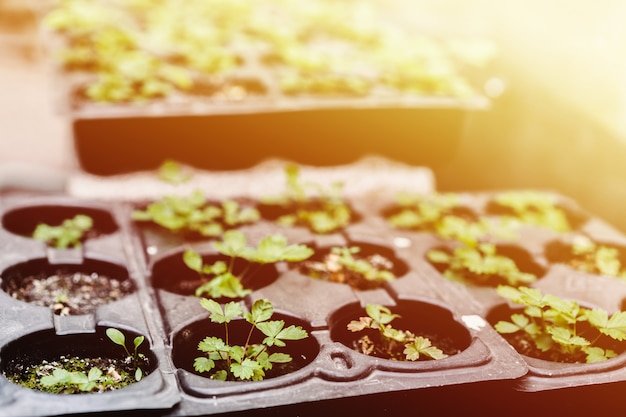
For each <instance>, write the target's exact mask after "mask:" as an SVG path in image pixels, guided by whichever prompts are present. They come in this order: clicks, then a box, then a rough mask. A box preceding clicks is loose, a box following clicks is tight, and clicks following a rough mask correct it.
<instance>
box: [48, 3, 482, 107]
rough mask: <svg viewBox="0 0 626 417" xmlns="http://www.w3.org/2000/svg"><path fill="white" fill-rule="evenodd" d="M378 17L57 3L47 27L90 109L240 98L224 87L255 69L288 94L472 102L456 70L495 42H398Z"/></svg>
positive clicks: (356, 12) (302, 10)
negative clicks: (181, 98)
mask: <svg viewBox="0 0 626 417" xmlns="http://www.w3.org/2000/svg"><path fill="white" fill-rule="evenodd" d="M380 16H381V14H380V13H379V12H378V11H377V10H376V8H375V7H374V6H373V5H372V4H370V3H364V2H361V3H359V4H355V3H353V2H348V3H346V4H343V3H333V4H330V3H328V2H326V1H315V2H309V3H308V4H307V6H306V7H302V4H301V2H299V1H297V0H274V1H266V2H262V3H260V2H249V1H246V0H211V1H206V0H187V1H185V2H182V3H181V2H178V1H175V0H149V1H141V2H137V1H118V2H109V1H93V2H84V1H82V0H64V1H60V2H58V4H56V6H55V7H54V8H53V9H52V10H51V12H50V13H49V14H48V15H47V17H46V19H45V20H44V24H45V26H46V27H47V28H49V29H50V30H51V31H53V32H56V33H59V34H60V35H61V36H63V38H64V39H65V40H66V42H65V45H66V46H65V47H64V48H63V49H62V50H61V53H60V54H59V59H60V61H61V63H62V65H63V66H64V68H65V69H66V70H67V71H75V72H83V73H91V74H93V79H91V80H90V81H89V82H88V83H87V85H86V86H81V89H80V93H81V94H82V95H84V97H86V98H89V99H90V100H93V101H96V102H141V101H146V100H154V99H159V98H164V97H168V96H172V95H175V94H177V93H180V92H187V91H190V90H191V91H193V90H194V89H198V90H199V89H203V90H209V91H211V94H212V95H214V96H217V97H225V98H227V99H231V100H240V99H242V98H245V97H247V96H248V95H252V94H255V91H254V89H249V88H246V85H245V83H242V84H240V85H236V86H235V87H236V91H235V92H233V91H231V88H230V87H232V86H233V81H234V80H236V75H235V74H236V73H237V71H238V70H241V69H242V68H244V67H246V66H249V65H252V63H255V65H257V66H259V67H260V68H264V69H265V70H266V71H267V72H268V73H270V74H272V76H273V77H274V78H275V83H276V86H277V88H279V89H280V90H281V91H282V92H283V93H285V94H288V95H299V94H316V95H343V96H364V95H368V94H370V93H372V92H374V91H375V90H376V89H377V88H382V90H383V92H387V94H389V92H396V93H398V92H402V93H410V94H414V95H435V96H452V97H467V96H472V95H476V93H475V92H474V90H473V89H472V87H470V85H469V83H468V82H467V81H466V80H465V78H464V77H463V76H461V75H460V72H461V68H463V67H480V66H482V65H484V63H485V62H486V61H488V60H489V58H490V57H491V56H492V55H493V53H494V48H493V46H492V45H491V44H489V43H487V42H485V41H470V40H466V41H460V40H454V41H450V42H439V41H436V40H434V39H432V38H429V37H427V36H424V35H411V34H409V33H408V32H406V33H403V32H402V31H401V30H399V28H398V25H397V24H394V23H393V22H385V21H383V19H381V18H380ZM459 43H462V44H463V45H464V47H462V48H459V47H458V44H459ZM200 87H201V88H200Z"/></svg>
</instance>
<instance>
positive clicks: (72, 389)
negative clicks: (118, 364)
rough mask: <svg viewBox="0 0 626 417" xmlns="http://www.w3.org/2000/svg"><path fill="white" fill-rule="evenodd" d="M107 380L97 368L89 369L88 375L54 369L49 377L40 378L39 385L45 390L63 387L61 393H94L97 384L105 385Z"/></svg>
mask: <svg viewBox="0 0 626 417" xmlns="http://www.w3.org/2000/svg"><path fill="white" fill-rule="evenodd" d="M109 380H110V378H109V377H107V376H104V375H103V373H102V371H101V370H100V369H98V368H91V369H90V370H89V372H88V373H85V372H81V371H66V370H65V369H61V368H56V369H55V370H54V371H52V374H51V375H45V376H42V377H41V379H40V383H41V385H42V386H43V387H46V388H52V387H55V386H58V387H63V388H62V391H61V392H62V393H64V394H71V393H76V392H91V391H95V390H96V389H97V387H98V385H99V384H105V383H107V382H109Z"/></svg>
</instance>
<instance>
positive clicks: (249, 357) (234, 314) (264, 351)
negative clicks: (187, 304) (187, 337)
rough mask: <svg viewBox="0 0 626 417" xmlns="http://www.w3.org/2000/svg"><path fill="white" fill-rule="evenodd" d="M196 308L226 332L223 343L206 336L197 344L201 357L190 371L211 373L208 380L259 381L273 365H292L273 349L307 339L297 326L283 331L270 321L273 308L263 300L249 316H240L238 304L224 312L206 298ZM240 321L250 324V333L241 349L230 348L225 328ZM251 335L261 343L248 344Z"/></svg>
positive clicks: (278, 322) (280, 323) (281, 323)
mask: <svg viewBox="0 0 626 417" xmlns="http://www.w3.org/2000/svg"><path fill="white" fill-rule="evenodd" d="M200 304H201V305H202V307H203V308H204V309H206V310H207V311H208V312H209V313H210V316H209V317H210V320H211V321H212V322H213V323H223V324H224V328H225V330H226V331H225V334H226V336H225V338H224V339H221V338H219V337H215V336H208V337H206V338H205V339H204V340H202V341H201V342H200V343H199V344H198V350H200V351H201V352H203V353H204V354H205V355H204V356H200V357H197V358H196V359H195V361H194V364H193V366H194V369H195V370H196V371H198V372H212V373H211V374H210V378H212V379H217V380H221V381H226V380H234V381H248V380H252V381H260V380H263V379H264V378H265V372H266V371H268V370H270V369H272V368H273V366H274V365H275V364H285V363H288V362H291V361H292V358H291V356H290V355H289V354H287V353H281V352H274V351H273V350H274V348H277V347H285V346H286V341H291V340H301V339H305V338H307V337H308V333H307V332H306V330H304V329H303V328H302V327H301V326H294V325H291V326H288V327H285V322H284V320H270V318H271V317H272V315H273V314H274V307H273V306H272V304H271V303H270V302H269V301H267V300H265V299H259V300H256V301H255V302H254V304H253V305H252V308H251V310H250V311H249V312H244V311H243V308H242V307H241V304H239V303H236V302H234V301H231V302H229V303H227V304H226V305H224V308H222V306H221V305H220V304H219V303H217V302H216V301H214V300H210V299H206V298H203V299H202V300H201V301H200ZM241 317H243V318H244V319H245V320H246V322H248V323H249V324H250V330H249V332H248V335H247V337H246V339H245V342H244V344H243V345H233V344H232V340H231V333H232V332H231V331H230V329H229V324H230V323H231V321H232V320H233V319H237V318H241ZM255 331H256V332H261V333H262V334H263V335H264V336H265V337H264V338H263V340H262V341H261V343H253V342H252V336H253V334H254V333H255Z"/></svg>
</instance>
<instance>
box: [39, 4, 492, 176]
mask: <svg viewBox="0 0 626 417" xmlns="http://www.w3.org/2000/svg"><path fill="white" fill-rule="evenodd" d="M94 3H96V2H94ZM99 3H103V4H105V5H108V6H111V4H110V3H109V2H98V3H96V4H99ZM318 3H319V2H318ZM323 3H324V2H321V4H323ZM225 4H226V5H228V2H225ZM317 6H319V4H318V5H317ZM100 7H102V6H100ZM155 7H156V6H155ZM159 7H160V6H159ZM220 7H225V6H218V9H220ZM267 7H270V8H271V7H274V8H277V10H278V12H277V11H276V10H273V12H272V13H270V14H269V15H270V16H272V17H276V16H282V14H284V13H291V12H289V10H291V9H292V8H295V9H297V10H298V9H301V7H299V5H297V2H295V3H292V4H291V5H286V4H283V2H278V6H277V5H276V4H274V5H273V6H272V3H271V2H269V3H267V4H265V5H259V6H258V8H259V12H258V13H256V16H257V17H258V19H260V20H263V19H264V18H266V17H267V16H266V15H267V14H268V11H267V10H266V8H267ZM348 7H349V6H348ZM181 9H183V10H185V9H184V8H181ZM281 9H282V10H281ZM336 9H337V10H341V9H342V8H341V7H338V8H336ZM201 10H202V8H201ZM220 10H221V9H220ZM329 10H331V9H329ZM205 12H206V11H205ZM126 14H128V10H125V11H123V15H126ZM218 14H219V12H218ZM353 15H354V14H353V13H350V14H347V15H346V16H349V17H352V16H353ZM288 16H289V15H288ZM296 16H297V14H296ZM126 17H128V16H126ZM207 18H211V19H213V18H214V17H213V16H210V15H209V16H207ZM103 19H104V16H103ZM132 19H133V18H132V17H131V20H132ZM294 19H297V18H294ZM337 19H339V20H340V21H342V20H343V17H341V16H339V17H337V16H334V17H332V18H331V19H330V21H329V22H328V24H329V26H332V25H333V24H334V23H337V22H334V21H333V20H337ZM139 20H140V19H139ZM327 20H329V19H326V20H324V21H321V22H320V23H322V22H325V23H326V21H327ZM190 21H193V19H190ZM305 21H306V18H305ZM374 21H375V22H376V19H374ZM172 23H175V22H172ZM219 23H220V24H221V23H223V22H219ZM283 23H285V22H284V21H283ZM291 23H294V22H291ZM295 23H298V24H302V25H305V22H295ZM378 23H379V22H377V24H376V25H374V26H378ZM102 24H105V23H102ZM116 24H117V22H116ZM190 24H191V23H190ZM251 24H254V23H251ZM209 25H210V23H209ZM265 25H268V26H270V27H271V26H274V25H275V23H273V22H272V21H271V20H270V21H268V22H265ZM390 25H391V27H393V31H400V26H399V25H398V24H394V23H393V22H390ZM225 26H228V25H225ZM278 26H280V24H279V25H278ZM296 26H298V25H296ZM350 29H351V30H356V31H357V32H358V30H359V29H354V28H353V27H351V28H350ZM293 30H294V29H293V28H292V25H291V24H288V25H286V26H285V27H284V33H281V35H280V36H287V37H288V38H289V37H291V36H293V37H294V39H298V43H304V44H306V46H304V50H305V51H307V52H306V53H305V52H302V54H303V55H304V57H303V59H305V60H308V61H311V62H312V64H310V65H311V66H312V68H309V69H308V70H302V69H299V70H298V71H302V72H303V74H302V75H301V77H302V79H303V80H304V81H303V82H305V83H306V82H315V81H316V80H318V78H321V79H322V80H324V79H325V78H324V77H330V78H331V80H332V81H330V86H326V87H322V88H321V91H318V92H309V91H308V90H307V91H304V92H300V93H290V92H288V91H287V92H285V90H284V89H283V87H282V86H281V77H283V76H284V75H285V74H289V73H290V71H293V70H294V68H290V67H289V65H287V64H285V63H281V59H280V58H278V59H277V58H276V57H273V53H272V52H271V49H272V48H273V47H275V46H270V45H273V44H272V42H267V39H264V38H259V39H253V40H246V38H245V37H244V38H243V40H242V39H238V40H235V41H234V42H233V43H234V44H235V45H230V44H227V45H225V46H224V45H221V44H220V46H219V47H218V48H219V49H220V50H222V49H223V50H224V51H225V52H226V51H228V52H232V53H234V54H235V55H236V57H237V61H238V66H237V67H236V68H234V69H230V70H224V71H223V73H219V74H218V75H215V74H206V73H205V74H202V73H200V71H196V72H198V73H199V74H196V73H193V72H192V74H193V75H192V77H193V78H194V83H195V84H196V85H194V87H192V88H191V91H183V90H176V91H175V92H174V93H173V94H168V95H166V97H163V98H155V99H149V100H142V101H139V102H132V103H126V102H122V103H110V102H94V101H92V100H89V99H87V97H85V94H84V92H83V93H80V92H77V91H80V90H81V89H84V88H85V85H86V83H87V82H89V81H93V80H94V79H96V78H98V77H101V78H102V77H103V75H102V74H98V73H91V72H90V71H89V70H86V71H82V72H81V71H80V70H79V71H65V70H63V69H58V71H56V72H57V73H58V74H57V78H58V79H57V83H56V85H59V86H63V88H61V89H60V90H59V91H58V92H57V94H58V96H59V100H58V101H59V102H60V103H63V105H64V107H65V108H66V109H67V110H68V111H67V114H68V116H69V122H70V123H71V127H72V134H73V142H74V149H75V155H76V159H77V161H78V163H79V164H80V166H81V168H82V169H83V170H84V171H86V172H89V173H93V174H97V175H115V174H120V173H125V172H134V171H141V170H146V169H154V168H156V167H157V166H158V165H159V164H161V163H162V162H163V161H164V160H165V159H176V160H179V161H181V162H184V163H187V164H190V165H192V166H195V167H197V168H201V169H209V170H237V169H244V168H249V167H252V166H254V165H255V164H257V163H259V162H261V161H263V160H265V159H266V158H269V157H278V158H286V159H291V160H294V161H296V162H299V163H302V164H311V165H324V166H332V165H337V164H346V163H350V162H353V161H355V160H357V159H358V158H360V157H362V156H364V155H369V154H379V155H383V156H386V157H389V158H392V159H396V160H399V161H404V162H407V163H411V164H413V165H424V164H433V163H438V162H442V161H447V160H449V158H450V157H451V156H452V155H453V151H454V150H455V149H456V148H457V145H458V143H459V140H460V139H461V137H462V135H463V132H464V127H465V124H466V120H467V118H468V116H469V115H470V114H471V113H472V112H475V111H480V110H484V109H486V108H487V107H488V106H489V100H488V99H487V98H486V97H484V96H483V95H482V94H481V93H478V92H476V93H471V94H466V93H462V94H461V93H458V92H455V89H454V87H450V86H449V85H447V84H450V85H452V86H454V85H456V84H457V83H466V82H467V83H468V84H469V83H471V82H473V81H474V80H472V81H469V78H470V77H469V75H468V77H465V75H458V74H457V72H458V73H463V72H468V73H471V72H472V69H473V68H472V66H471V65H468V64H467V63H465V64H464V63H462V62H461V63H459V62H455V63H454V66H452V64H451V65H450V68H447V67H446V66H447V65H448V64H449V63H448V62H447V60H451V61H454V59H453V58H450V57H449V56H448V55H452V56H454V54H451V53H450V52H449V51H445V49H444V48H445V47H444V46H443V45H444V44H445V42H443V41H441V42H440V44H441V45H439V43H435V42H433V44H432V45H431V44H430V43H428V42H425V36H414V38H415V39H413V38H408V39H407V40H405V42H406V45H407V47H408V46H409V45H411V46H412V47H416V45H422V44H423V43H424V44H425V45H424V46H423V47H422V48H423V50H419V49H418V50H417V51H410V52H406V51H403V49H406V47H405V48H402V49H398V50H399V51H400V52H395V51H394V50H391V49H390V50H385V51H384V52H380V51H377V52H376V53H377V54H381V55H382V56H381V57H378V60H377V59H374V57H376V56H377V55H376V54H375V53H374V51H373V50H372V46H371V45H369V46H366V47H364V46H363V45H360V46H359V47H358V48H356V49H359V48H361V49H362V50H364V51H366V52H360V53H359V54H357V55H355V56H353V55H352V49H350V48H351V46H348V45H352V44H358V42H359V41H357V40H355V39H352V40H351V41H348V40H347V38H342V35H339V34H338V33H337V32H340V31H341V29H335V30H333V29H331V30H329V31H328V32H323V30H324V29H320V28H315V30H322V34H321V35H319V34H315V33H313V34H310V33H307V32H306V31H305V32H304V33H303V34H299V36H296V35H295V34H292V33H290V31H293ZM240 31H242V32H249V28H246V27H245V26H244V27H242V28H241V29H240ZM181 32H184V30H183V28H181ZM200 33H203V32H200ZM160 35H162V36H164V37H167V35H165V34H160ZM137 36H139V37H141V36H144V37H146V34H143V33H141V34H138V35H137ZM152 36H153V37H154V36H155V35H154V34H152ZM194 36H197V35H194ZM367 36H370V37H372V36H374V37H376V36H380V38H379V39H384V36H382V35H378V34H377V32H372V33H369V34H367ZM405 36H407V37H409V36H412V35H409V31H407V33H406V34H405ZM307 37H312V38H313V40H312V41H311V42H310V43H311V45H310V49H311V51H309V50H308V49H306V48H307V47H309V45H308V43H307V42H308V41H305V40H303V39H305V38H307ZM355 37H357V38H358V36H355ZM57 38H59V39H57ZM89 39H90V38H89V37H88V36H85V39H84V40H83V42H89ZM151 39H152V38H147V39H146V42H147V43H148V44H150V43H151V42H153V41H154V40H151ZM433 39H434V37H433ZM211 41H212V40H207V41H204V42H202V44H208V45H209V48H208V49H211V48H210V44H211ZM438 41H439V40H438ZM45 42H46V44H47V45H48V49H50V52H51V58H53V59H56V58H57V55H55V54H56V53H57V52H62V50H63V48H64V47H65V46H67V45H66V42H68V40H67V39H64V38H63V35H57V34H51V33H49V32H46V36H45ZM138 42H139V43H141V41H138ZM157 43H158V42H157ZM318 43H319V44H318ZM435 45H438V46H435ZM172 47H173V46H172ZM276 48H277V49H279V48H278V47H276ZM377 48H380V47H377ZM396 48H399V47H398V46H396ZM435 48H440V51H439V53H436V52H435V53H433V49H435ZM268 49H269V50H270V51H268ZM361 49H359V50H361ZM320 51H324V53H319V52H320ZM444 51H445V52H444ZM142 52H146V51H142ZM177 52H178V53H182V51H176V50H174V51H169V50H168V52H167V53H165V54H163V55H168V54H172V55H176V53H177ZM404 52H406V55H405V56H415V57H414V60H415V62H418V63H419V64H418V67H420V68H424V74H416V73H415V72H414V71H411V70H407V71H406V74H405V73H403V72H402V70H403V68H405V67H406V66H407V64H406V62H405V61H406V59H407V58H405V57H403V55H402V54H403V53H404ZM429 52H430V53H429ZM148 53H149V54H150V53H152V51H150V52H148ZM309 54H310V56H309ZM326 54H328V55H329V56H330V57H333V58H332V59H334V60H337V58H338V57H340V56H344V55H345V56H346V61H348V62H339V63H337V62H334V61H332V62H333V63H334V64H330V67H329V68H326V67H324V66H323V65H320V64H319V63H317V61H318V60H320V59H321V58H322V57H326ZM431 55H432V56H431ZM156 56H160V54H158V53H157V54H156ZM363 57H365V58H363ZM326 58H327V57H326ZM160 59H166V60H167V58H163V57H162V56H161V57H160ZM351 59H353V60H354V61H355V62H349V61H350V60H351ZM396 60H401V63H397V62H396ZM403 60H404V61H403ZM308 61H307V62H308ZM361 61H363V62H361ZM378 61H382V62H384V63H386V65H388V66H389V68H391V69H390V70H385V69H381V68H378V67H379V66H381V65H382V64H381V63H380V62H378ZM323 62H325V61H323ZM131 64H132V63H131ZM403 64H404V66H403ZM290 65H291V64H290ZM441 65H444V67H445V68H446V69H444V70H443V73H444V74H447V75H446V76H448V77H449V78H450V79H449V80H448V79H446V80H445V81H442V80H441V79H440V78H443V75H441V74H442V71H441V70H440V66H441ZM77 66H78V68H79V69H80V68H83V67H89V65H83V66H82V67H81V64H80V63H79V64H78V65H77ZM120 66H121V65H120ZM320 66H322V67H323V69H320V68H318V67H320ZM353 66H359V69H356V70H355V69H354V68H352V67H353ZM431 66H433V67H435V68H437V69H436V70H435V71H432V69H430V67H431ZM335 67H339V68H340V69H337V68H335ZM468 67H469V68H468ZM408 68H415V64H414V62H411V63H410V64H409V65H408ZM392 70H395V71H397V72H399V73H400V74H401V75H398V76H397V78H398V82H397V84H399V86H390V85H386V84H385V83H383V82H382V79H384V78H385V76H388V77H393V75H392V74H390V73H391V72H392ZM381 71H382V74H378V73H379V72H381ZM448 73H449V74H448ZM372 74H378V75H372ZM107 75H108V74H107ZM118 75H119V74H118ZM333 76H334V77H336V78H333ZM104 77H106V75H105V76H104ZM122 77H126V76H122ZM461 77H463V80H462V81H460V80H461ZM126 78H127V77H126ZM363 78H364V79H369V78H373V79H374V80H377V81H371V82H372V83H373V85H372V87H371V88H370V89H369V90H368V91H367V92H365V93H358V92H357V93H355V92H350V91H344V89H345V88H342V84H341V83H342V80H343V82H344V83H347V84H350V83H351V82H358V81H359V80H361V79H363ZM465 78H468V80H465ZM337 79H338V80H339V81H337ZM416 80H417V81H416ZM411 83H416V84H417V86H414V87H413V88H412V89H411V87H410V86H411V85H412V84H411ZM480 83H481V82H480V81H478V82H476V84H480ZM335 84H338V85H335ZM403 84H406V85H405V86H402V85H403ZM469 88H470V87H468V89H469ZM472 88H473V87H472ZM140 89H141V87H137V90H140ZM325 89H330V90H331V92H329V91H325ZM348 90H349V89H348ZM332 91H336V92H335V93H333V92H332ZM173 138H175V139H173ZM107 161H115V164H111V163H108V162H107Z"/></svg>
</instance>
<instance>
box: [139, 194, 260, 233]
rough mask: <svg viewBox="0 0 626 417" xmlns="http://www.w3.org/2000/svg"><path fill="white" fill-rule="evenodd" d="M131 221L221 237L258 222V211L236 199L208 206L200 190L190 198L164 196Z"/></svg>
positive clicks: (176, 230) (174, 230)
mask: <svg viewBox="0 0 626 417" xmlns="http://www.w3.org/2000/svg"><path fill="white" fill-rule="evenodd" d="M132 218H133V219H134V220H137V221H152V222H154V223H156V224H158V225H160V226H162V227H164V228H166V229H168V230H171V231H172V232H192V233H198V234H200V235H201V236H206V237H219V236H221V235H222V233H224V227H225V226H226V227H235V226H238V225H241V224H246V223H253V222H255V221H257V220H259V218H260V215H259V212H258V211H257V210H256V209H255V208H252V207H245V208H242V207H240V205H239V203H238V202H237V201H235V200H225V201H223V202H222V203H221V205H213V204H209V203H208V202H207V200H206V198H205V197H204V195H203V194H202V192H200V191H199V190H197V191H195V192H194V193H193V194H192V195H191V196H189V197H177V196H165V197H163V198H162V199H161V200H159V201H155V202H153V203H151V204H149V205H148V207H147V208H146V209H145V210H139V209H137V210H134V211H133V213H132Z"/></svg>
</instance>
